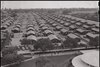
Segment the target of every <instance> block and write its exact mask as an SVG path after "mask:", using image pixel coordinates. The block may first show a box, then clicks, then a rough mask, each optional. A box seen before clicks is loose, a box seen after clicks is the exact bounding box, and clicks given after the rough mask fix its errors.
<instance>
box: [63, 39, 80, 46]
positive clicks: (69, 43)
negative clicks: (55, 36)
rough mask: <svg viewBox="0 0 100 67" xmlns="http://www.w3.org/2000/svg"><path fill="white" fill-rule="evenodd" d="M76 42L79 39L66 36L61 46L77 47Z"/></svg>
mask: <svg viewBox="0 0 100 67" xmlns="http://www.w3.org/2000/svg"><path fill="white" fill-rule="evenodd" d="M78 42H80V39H78V38H75V39H72V38H66V40H65V41H64V42H63V44H62V45H61V47H62V48H76V47H78Z"/></svg>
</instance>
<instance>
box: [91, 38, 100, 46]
mask: <svg viewBox="0 0 100 67" xmlns="http://www.w3.org/2000/svg"><path fill="white" fill-rule="evenodd" d="M89 45H90V46H95V47H97V46H99V37H95V38H93V39H90V41H89Z"/></svg>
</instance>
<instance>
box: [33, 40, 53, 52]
mask: <svg viewBox="0 0 100 67" xmlns="http://www.w3.org/2000/svg"><path fill="white" fill-rule="evenodd" d="M34 48H35V49H41V50H42V51H45V50H50V49H53V48H54V45H53V44H52V42H51V41H50V40H49V39H47V38H41V39H39V40H38V41H37V43H36V44H35V45H34Z"/></svg>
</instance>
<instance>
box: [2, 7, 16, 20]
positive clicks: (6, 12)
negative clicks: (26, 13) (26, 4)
mask: <svg viewBox="0 0 100 67" xmlns="http://www.w3.org/2000/svg"><path fill="white" fill-rule="evenodd" d="M1 15H2V16H1V19H4V18H6V17H8V16H10V17H13V18H14V19H15V18H16V17H17V11H16V10H12V9H3V10H2V9H1Z"/></svg>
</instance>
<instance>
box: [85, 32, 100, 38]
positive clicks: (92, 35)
mask: <svg viewBox="0 0 100 67" xmlns="http://www.w3.org/2000/svg"><path fill="white" fill-rule="evenodd" d="M87 35H88V36H90V37H93V38H95V37H96V36H99V34H92V33H87Z"/></svg>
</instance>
